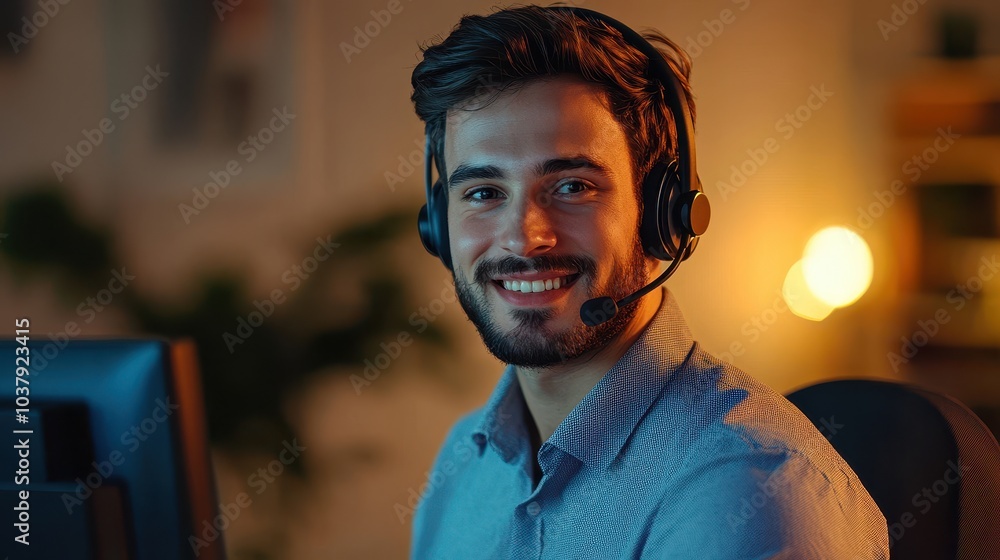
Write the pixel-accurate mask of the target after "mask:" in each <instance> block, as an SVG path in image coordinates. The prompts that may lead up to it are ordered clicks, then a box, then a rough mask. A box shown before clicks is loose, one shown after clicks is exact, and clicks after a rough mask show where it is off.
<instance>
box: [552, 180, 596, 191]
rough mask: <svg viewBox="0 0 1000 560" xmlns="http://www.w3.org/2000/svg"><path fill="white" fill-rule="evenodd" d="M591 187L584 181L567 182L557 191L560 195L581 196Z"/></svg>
mask: <svg viewBox="0 0 1000 560" xmlns="http://www.w3.org/2000/svg"><path fill="white" fill-rule="evenodd" d="M588 188H589V187H588V186H587V184H586V183H584V182H583V181H567V182H565V183H563V184H561V185H559V188H557V189H556V192H557V193H558V194H580V193H582V192H583V191H585V190H587V189H588Z"/></svg>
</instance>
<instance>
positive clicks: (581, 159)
mask: <svg viewBox="0 0 1000 560" xmlns="http://www.w3.org/2000/svg"><path fill="white" fill-rule="evenodd" d="M576 169H586V170H590V171H594V172H596V173H598V174H600V175H603V176H604V177H608V178H610V177H611V169H610V168H609V167H608V166H607V165H606V164H604V163H603V162H601V161H600V160H598V159H596V158H594V157H591V156H584V155H580V156H573V157H566V158H555V159H550V160H546V161H544V162H543V163H541V164H539V165H538V167H536V168H535V173H537V174H538V175H552V174H555V173H560V172H563V171H573V170H576Z"/></svg>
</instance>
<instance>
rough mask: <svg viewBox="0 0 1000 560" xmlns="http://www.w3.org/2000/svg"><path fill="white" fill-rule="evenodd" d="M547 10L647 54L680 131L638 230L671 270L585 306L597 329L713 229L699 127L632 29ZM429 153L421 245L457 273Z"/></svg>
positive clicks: (666, 71) (647, 190)
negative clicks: (699, 166) (699, 157)
mask: <svg viewBox="0 0 1000 560" xmlns="http://www.w3.org/2000/svg"><path fill="white" fill-rule="evenodd" d="M545 9H547V10H559V11H565V12H569V13H572V14H574V15H576V16H577V17H580V18H581V19H588V20H591V21H592V22H601V23H604V24H606V25H607V26H608V27H610V28H612V29H615V30H617V31H618V32H619V33H621V35H622V37H623V38H624V39H625V42H627V43H628V44H629V45H631V46H633V47H635V48H636V49H637V50H639V51H640V52H642V53H643V54H644V55H646V57H647V59H648V60H649V71H650V74H651V75H652V76H653V78H654V79H655V80H657V81H658V82H659V83H660V84H661V85H662V86H663V91H664V94H665V95H664V100H665V101H666V103H667V107H668V108H669V109H670V112H671V113H672V114H673V117H674V126H675V128H676V131H677V149H676V152H677V157H676V159H674V160H672V161H660V162H657V163H656V164H654V165H653V167H652V169H651V170H650V172H649V173H648V174H647V175H646V176H645V177H644V178H643V182H642V217H641V222H640V225H639V238H640V241H641V243H642V246H643V248H644V249H645V251H646V253H648V254H649V255H651V256H653V257H655V258H657V259H659V260H662V261H670V265H668V266H667V268H666V270H664V271H663V273H662V274H661V275H660V276H659V277H658V278H656V280H654V281H653V282H651V283H649V284H647V285H646V286H644V287H642V288H641V289H639V290H638V291H636V292H634V293H632V294H629V295H628V296H626V297H624V298H622V299H620V300H618V301H615V300H614V299H613V298H611V297H607V296H604V297H598V298H594V299H591V300H588V301H587V302H585V303H584V304H583V306H582V307H581V309H580V318H581V320H582V321H583V322H584V324H586V325H588V326H591V327H594V326H597V325H600V324H601V323H604V322H605V321H608V320H610V319H611V318H612V317H614V316H615V314H617V313H618V309H619V308H620V307H622V306H625V305H628V304H630V303H632V302H634V301H636V300H637V299H639V298H641V297H643V296H644V295H646V294H647V293H649V292H650V291H652V290H653V289H654V288H656V287H657V286H659V285H660V284H662V283H663V282H665V281H666V280H667V278H669V277H670V276H671V275H672V274H673V273H674V272H675V271H676V270H677V267H678V266H679V265H680V263H681V261H683V260H685V259H687V258H688V257H690V256H691V254H692V253H693V252H694V250H695V248H696V247H697V245H698V239H699V238H700V237H701V235H702V234H704V233H705V231H706V230H707V229H708V223H709V221H710V220H711V215H712V210H711V206H710V204H709V202H708V197H707V196H706V195H705V193H704V192H703V191H702V189H701V181H700V180H699V179H698V175H697V172H696V167H695V163H696V160H695V144H694V125H693V120H692V118H691V112H690V111H689V110H688V104H687V96H686V95H685V93H684V88H683V87H682V86H681V84H680V83H679V82H678V81H677V78H676V77H675V75H674V72H673V70H672V69H671V68H670V65H669V64H668V63H667V61H666V60H665V59H664V58H663V55H662V54H660V52H659V51H658V50H656V47H654V46H653V45H652V44H651V43H650V42H649V41H647V40H646V39H644V38H643V37H642V36H641V35H639V34H638V33H636V32H635V31H634V30H632V29H631V28H630V27H628V26H627V25H625V24H623V23H621V22H619V21H618V20H615V19H613V18H611V17H608V16H606V15H604V14H602V13H599V12H595V11H593V10H589V9H586V8H576V7H566V6H558V7H549V8H545ZM424 150H425V158H424V160H425V161H424V187H425V191H426V196H427V203H426V204H425V205H424V206H423V207H422V208H421V209H420V214H419V216H418V217H417V227H418V229H419V231H420V241H421V242H422V243H423V245H424V248H425V249H427V252H429V253H430V254H432V255H434V256H436V257H438V258H439V259H441V262H442V263H444V265H445V266H446V267H448V269H449V270H453V267H452V261H451V249H450V246H449V241H448V194H447V189H446V188H445V187H444V185H442V183H441V180H440V179H438V180H437V181H436V182H435V181H433V167H434V154H433V150H432V146H431V140H430V137H429V136H428V137H427V139H426V143H425V147H424Z"/></svg>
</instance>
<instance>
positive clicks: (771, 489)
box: [412, 6, 888, 560]
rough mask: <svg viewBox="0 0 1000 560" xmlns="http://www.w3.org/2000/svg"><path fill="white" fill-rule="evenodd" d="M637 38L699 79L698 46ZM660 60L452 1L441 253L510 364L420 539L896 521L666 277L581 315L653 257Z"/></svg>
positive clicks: (436, 56)
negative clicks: (608, 308) (698, 324)
mask: <svg viewBox="0 0 1000 560" xmlns="http://www.w3.org/2000/svg"><path fill="white" fill-rule="evenodd" d="M647 37H648V38H651V39H652V40H654V41H656V42H657V43H658V45H659V47H660V49H661V51H662V56H663V57H664V59H665V60H667V62H668V64H669V66H670V69H671V70H672V71H673V73H674V77H673V78H672V79H676V80H677V82H678V83H680V84H681V85H682V87H683V89H684V90H685V93H689V92H687V83H688V81H687V78H688V72H689V67H690V64H689V61H688V59H687V57H686V55H684V53H683V51H681V50H680V49H679V48H677V47H676V46H675V45H674V44H673V43H671V42H669V41H668V40H667V39H665V38H663V37H662V36H659V35H653V34H651V35H647ZM649 60H650V59H649V57H647V56H646V55H644V54H643V53H642V52H641V50H639V49H637V48H636V46H635V45H634V44H632V43H630V41H629V40H626V39H625V38H624V37H623V35H622V33H621V32H619V31H618V30H616V29H615V28H614V27H613V26H610V25H608V24H606V23H605V22H603V21H601V20H600V19H599V18H596V17H595V16H592V15H588V13H587V12H584V11H579V10H567V9H552V8H539V7H533V6H529V7H522V8H516V9H508V10H502V11H499V12H496V13H494V14H492V15H490V16H487V17H480V16H468V17H465V18H463V19H462V21H461V23H460V24H459V26H457V27H456V28H455V29H454V30H453V31H452V33H451V35H450V36H449V37H448V38H446V39H445V40H443V41H442V42H441V43H439V44H437V45H434V46H431V47H428V48H426V49H425V51H424V58H423V61H422V62H421V63H420V64H419V65H418V66H417V67H416V69H415V70H414V72H413V80H412V81H413V87H414V92H413V101H414V104H415V107H416V112H417V114H418V116H419V117H420V118H421V119H422V120H423V121H424V122H425V124H426V128H427V134H428V142H429V145H430V146H431V150H432V153H433V159H434V161H436V162H437V167H438V172H439V174H440V175H441V182H440V187H438V188H439V189H440V191H435V192H436V193H437V194H434V195H433V197H438V198H436V200H439V202H442V203H446V205H447V210H446V215H447V224H446V226H447V229H446V232H447V233H446V235H447V238H446V239H443V240H442V241H441V243H442V245H444V246H443V247H436V248H435V253H437V254H439V255H442V260H443V261H444V262H445V264H446V265H449V266H450V267H451V268H452V270H453V272H454V279H455V286H456V289H457V292H458V295H459V300H460V302H461V304H462V307H463V309H464V310H465V311H466V313H467V314H468V316H469V319H470V320H471V321H472V323H473V324H474V325H475V327H476V329H477V330H478V331H479V333H480V335H481V336H482V339H483V341H484V343H485V345H486V347H487V348H488V349H489V351H490V352H491V353H492V354H494V355H495V356H496V357H497V358H499V359H500V360H502V361H503V362H505V363H507V364H509V365H508V367H507V368H506V370H505V372H504V374H503V376H502V378H501V380H500V382H499V383H498V385H497V387H496V389H495V390H494V393H493V395H492V396H491V398H490V399H489V401H488V402H487V403H486V405H485V406H484V407H483V408H481V409H479V410H477V411H475V412H473V413H472V414H470V415H468V416H466V417H465V418H463V419H462V420H460V421H459V422H458V423H457V424H456V425H455V426H454V427H453V428H452V430H451V432H450V433H449V435H448V438H447V441H446V442H445V444H444V446H443V447H442V449H441V452H440V454H439V456H438V459H437V462H436V464H435V467H434V471H433V472H432V474H431V476H430V480H429V484H428V485H427V490H426V492H425V493H424V495H423V500H422V501H421V503H420V506H419V508H418V510H417V513H416V516H415V518H414V526H413V550H412V555H413V557H414V558H420V559H423V558H428V559H431V558H433V559H439V558H448V559H450V558H462V559H464V558H517V559H521V558H552V559H559V560H563V559H567V558H599V559H606V558H640V557H641V558H681V559H686V558H724V559H730V558H732V559H737V558H788V559H792V558H795V559H803V558H848V559H854V558H864V559H871V558H887V557H888V535H887V531H886V522H885V518H884V517H883V516H882V515H881V513H880V512H879V510H878V508H877V507H876V505H875V504H874V502H872V500H871V498H870V496H869V495H868V493H867V492H866V491H865V489H864V488H863V487H862V485H861V483H860V482H859V481H858V479H857V477H856V476H855V474H854V473H853V471H851V469H850V467H848V466H847V464H846V463H844V461H843V460H842V459H841V457H840V456H838V455H837V454H836V452H835V451H834V450H833V448H832V447H831V446H830V444H829V443H828V442H827V440H826V439H824V437H823V436H822V435H820V433H819V432H818V431H817V430H816V429H815V428H814V427H813V425H812V424H811V423H809V421H808V420H807V419H806V418H805V417H804V416H803V415H802V414H801V413H799V411H798V410H796V409H795V408H794V407H793V406H792V405H791V404H790V403H788V401H786V400H785V399H784V398H783V397H781V396H780V395H778V394H776V393H775V392H774V391H772V390H771V389H769V388H767V387H766V386H764V385H762V384H760V383H759V382H757V381H755V380H754V379H753V378H751V377H750V376H748V375H747V374H745V373H743V372H741V371H739V370H737V369H736V368H734V367H733V366H732V365H730V364H727V363H724V362H722V361H720V360H718V359H716V358H714V357H712V356H710V355H709V354H708V353H706V352H705V351H704V350H703V349H702V348H701V346H700V345H699V344H697V343H696V342H694V340H693V339H692V336H691V334H690V332H689V331H688V329H687V326H686V325H685V323H684V319H683V317H682V315H681V312H680V309H679V307H678V304H677V302H676V301H675V300H674V298H673V296H672V295H671V294H670V292H669V291H667V290H666V289H664V288H661V289H657V290H654V291H652V292H650V293H649V294H648V295H646V296H645V297H641V298H639V299H637V300H636V301H635V302H633V303H631V304H629V305H624V306H623V307H622V308H621V310H620V312H618V313H617V314H615V315H613V316H612V317H611V318H610V320H607V321H606V322H603V323H602V324H599V325H597V326H594V327H591V326H587V325H585V324H584V323H583V322H582V321H581V307H583V306H584V304H585V303H586V302H587V301H588V300H591V299H592V298H596V297H599V296H611V297H612V298H614V299H615V300H619V299H621V298H623V297H624V296H626V295H628V294H631V293H633V292H636V291H637V290H639V289H640V288H642V287H643V286H645V285H647V284H648V283H649V282H650V280H651V279H652V278H653V277H654V276H656V274H657V273H658V271H659V268H660V261H659V260H658V259H657V258H654V256H653V255H651V254H649V251H648V250H645V249H644V245H643V242H642V241H640V239H642V237H641V235H640V222H641V219H642V215H643V208H644V200H643V194H642V193H643V189H642V188H641V186H642V184H643V178H644V177H646V176H647V174H648V173H650V171H651V169H652V168H653V166H654V164H655V162H658V161H662V160H664V159H671V158H673V157H676V156H677V155H678V154H677V153H676V151H677V150H676V146H677V139H676V133H675V131H676V126H675V124H674V120H673V119H674V118H675V115H673V114H671V111H670V110H669V106H668V104H667V103H666V102H665V101H664V93H663V91H662V89H663V87H664V84H662V83H658V82H657V80H655V79H654V78H652V77H651V72H650V71H649ZM687 98H688V99H690V96H689V95H688V96H687ZM690 109H691V112H692V114H693V104H692V105H690ZM425 218H426V215H425V216H424V217H423V218H422V220H425Z"/></svg>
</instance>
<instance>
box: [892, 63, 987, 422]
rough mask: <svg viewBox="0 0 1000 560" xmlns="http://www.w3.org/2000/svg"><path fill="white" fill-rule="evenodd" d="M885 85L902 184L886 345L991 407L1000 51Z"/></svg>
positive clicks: (918, 369)
mask: <svg viewBox="0 0 1000 560" xmlns="http://www.w3.org/2000/svg"><path fill="white" fill-rule="evenodd" d="M893 89H894V91H893V93H892V96H891V102H890V109H889V117H890V118H891V119H892V131H893V132H892V134H893V135H892V138H891V142H890V152H889V155H890V158H891V160H890V161H891V165H892V166H893V168H892V169H890V173H891V175H892V178H893V179H894V180H899V181H901V182H902V189H905V191H906V192H905V193H904V194H901V195H898V197H897V198H896V199H895V201H896V202H898V203H899V204H900V206H901V208H900V209H899V212H900V214H899V215H900V216H901V219H900V222H901V223H902V224H903V227H901V228H900V230H897V232H895V233H896V234H898V238H897V242H898V246H899V254H898V256H897V259H898V261H899V267H900V270H901V271H902V283H901V291H902V293H901V296H902V298H901V301H903V306H902V309H901V314H900V317H899V319H900V322H899V327H900V328H899V329H898V333H899V334H901V335H902V336H900V337H897V338H896V339H894V340H891V341H890V342H889V346H890V351H891V352H897V353H901V351H902V350H904V349H905V348H904V347H905V346H906V343H907V341H909V342H910V343H911V344H912V345H913V348H914V349H915V350H916V351H915V352H910V353H912V354H914V355H913V356H912V357H907V360H906V363H905V364H903V365H902V367H900V370H901V371H906V372H907V373H908V374H911V375H914V376H917V377H919V378H920V380H921V381H924V382H927V381H929V380H934V379H936V380H938V381H941V380H942V377H948V378H952V379H957V378H961V379H964V381H963V383H962V384H961V385H960V386H959V387H958V388H957V389H956V388H955V387H949V388H950V389H951V392H952V393H953V394H955V396H956V397H959V398H962V399H969V400H970V401H971V402H973V403H975V402H976V401H977V400H979V401H980V402H981V403H982V404H983V405H991V406H1000V57H997V56H991V57H974V58H960V59H947V58H927V59H923V60H920V61H918V62H917V63H916V64H915V65H914V71H913V72H912V73H911V74H909V75H908V76H907V77H906V78H904V79H902V80H899V81H898V82H897V83H896V84H895V87H894V88H893ZM897 185H898V184H897ZM921 333H922V334H921ZM957 393H967V394H957Z"/></svg>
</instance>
